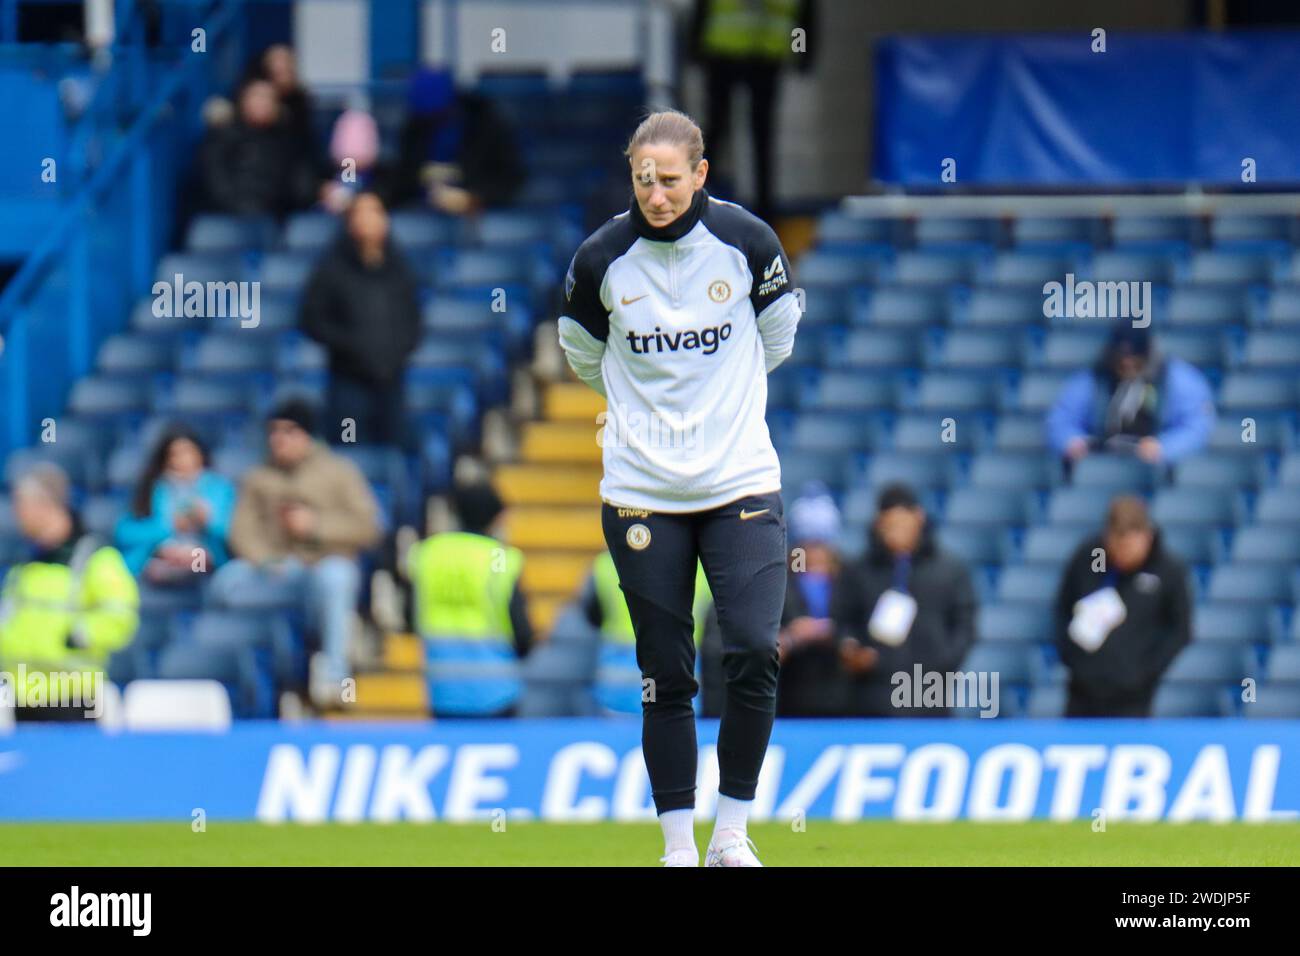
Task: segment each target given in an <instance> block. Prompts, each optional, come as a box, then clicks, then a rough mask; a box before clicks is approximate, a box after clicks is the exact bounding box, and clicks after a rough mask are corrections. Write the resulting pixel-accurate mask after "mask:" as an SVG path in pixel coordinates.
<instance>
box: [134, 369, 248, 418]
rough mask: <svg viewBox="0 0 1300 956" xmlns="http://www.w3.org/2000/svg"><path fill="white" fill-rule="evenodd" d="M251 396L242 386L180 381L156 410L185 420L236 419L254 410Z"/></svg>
mask: <svg viewBox="0 0 1300 956" xmlns="http://www.w3.org/2000/svg"><path fill="white" fill-rule="evenodd" d="M250 398H251V396H250V394H249V392H248V390H247V388H246V387H245V386H243V385H241V384H240V383H238V382H219V381H212V380H209V379H199V378H179V379H177V380H176V383H175V385H173V387H172V390H171V392H170V394H169V395H167V396H166V398H165V399H164V400H163V401H162V402H161V403H159V404H158V405H156V406H155V408H156V410H158V411H162V412H166V413H170V414H173V415H176V416H179V417H181V418H184V417H185V416H188V415H222V416H227V415H236V414H240V413H247V412H248V411H249V410H250Z"/></svg>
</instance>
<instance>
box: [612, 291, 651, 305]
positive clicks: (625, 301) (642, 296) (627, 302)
mask: <svg viewBox="0 0 1300 956" xmlns="http://www.w3.org/2000/svg"><path fill="white" fill-rule="evenodd" d="M649 294H650V293H649V292H646V293H644V294H643V295H639V296H637V297H636V298H635V299H629V298H628V297H627V296H623V298H621V299H619V300H618V301H620V302H622V303H623V304H624V305H631V304H632V303H633V302H640V301H641V300H642V299H644V298H645V297H646V296H647V295H649Z"/></svg>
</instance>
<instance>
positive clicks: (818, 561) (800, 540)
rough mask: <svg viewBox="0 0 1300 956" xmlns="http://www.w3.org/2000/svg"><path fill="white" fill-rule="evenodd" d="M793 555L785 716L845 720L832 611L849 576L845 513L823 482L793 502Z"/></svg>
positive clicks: (784, 618)
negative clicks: (843, 548)
mask: <svg viewBox="0 0 1300 956" xmlns="http://www.w3.org/2000/svg"><path fill="white" fill-rule="evenodd" d="M789 516H790V517H789V533H790V542H791V544H792V545H793V548H794V549H793V551H792V552H791V562H790V574H789V575H788V576H787V583H786V594H785V610H784V611H783V612H782V614H781V630H780V632H779V634H778V636H777V648H778V650H779V652H780V655H781V679H780V681H779V682H778V683H777V688H776V691H777V698H776V712H777V715H778V716H781V717H839V716H842V715H843V714H844V712H845V707H846V701H845V694H846V692H847V690H848V673H847V671H846V670H845V668H844V665H843V664H842V663H841V661H840V655H839V651H838V649H837V647H836V644H835V640H834V637H835V623H834V621H833V620H832V619H831V608H832V607H833V606H834V605H835V603H836V600H837V599H838V598H839V597H840V595H839V591H840V589H841V586H842V583H843V580H844V577H843V572H844V567H843V565H842V563H841V559H840V552H839V546H838V544H837V541H838V539H839V535H840V512H839V509H838V508H837V507H836V506H835V499H834V498H832V497H831V494H830V491H829V490H828V489H827V488H826V486H825V485H823V484H822V483H821V482H809V483H808V484H807V485H805V486H804V487H803V489H802V490H801V492H800V494H799V497H798V498H796V499H795V500H794V501H793V502H792V503H791V504H790V512H789Z"/></svg>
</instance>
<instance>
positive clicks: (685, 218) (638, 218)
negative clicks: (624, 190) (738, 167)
mask: <svg viewBox="0 0 1300 956" xmlns="http://www.w3.org/2000/svg"><path fill="white" fill-rule="evenodd" d="M708 201H709V194H708V193H707V192H706V191H705V190H704V189H697V190H695V196H694V197H693V198H692V199H691V204H690V206H689V207H688V208H687V210H686V211H685V212H684V213H682V214H681V215H680V216H678V217H677V218H676V219H674V220H673V221H672V222H670V223H669V224H668V225H666V226H652V225H650V222H649V220H647V219H646V217H645V216H644V215H642V214H641V207H640V206H639V205H637V201H636V198H635V197H633V199H632V206H631V209H630V210H629V212H630V214H631V216H632V225H633V227H634V228H635V229H636V232H637V235H639V236H641V238H643V239H653V240H655V241H656V242H675V241H676V240H678V239H680V238H681V237H682V236H684V235H686V234H687V233H688V232H690V231H691V230H692V229H694V228H695V224H696V223H697V222H699V221H700V216H701V215H702V214H703V213H704V204H705V203H707V202H708Z"/></svg>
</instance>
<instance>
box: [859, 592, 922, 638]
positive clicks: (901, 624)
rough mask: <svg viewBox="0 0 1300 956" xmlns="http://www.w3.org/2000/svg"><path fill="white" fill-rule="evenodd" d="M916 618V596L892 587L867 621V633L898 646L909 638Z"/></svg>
mask: <svg viewBox="0 0 1300 956" xmlns="http://www.w3.org/2000/svg"><path fill="white" fill-rule="evenodd" d="M914 620H916V598H914V597H912V595H910V594H904V593H903V592H902V591H895V590H894V589H893V588H890V589H889V590H888V591H886V592H885V593H884V594H882V595H880V597H879V598H878V599H877V601H876V607H875V609H874V610H873V611H872V612H871V620H870V621H868V622H867V633H869V634H870V635H871V636H872V637H874V638H875V639H876V640H878V641H879V642H880V643H881V644H888V645H889V646H890V647H897V646H898V645H899V644H902V643H903V642H904V641H905V640H907V635H908V633H909V632H910V631H911V630H912V622H913V621H914Z"/></svg>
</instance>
